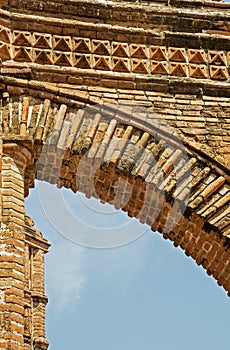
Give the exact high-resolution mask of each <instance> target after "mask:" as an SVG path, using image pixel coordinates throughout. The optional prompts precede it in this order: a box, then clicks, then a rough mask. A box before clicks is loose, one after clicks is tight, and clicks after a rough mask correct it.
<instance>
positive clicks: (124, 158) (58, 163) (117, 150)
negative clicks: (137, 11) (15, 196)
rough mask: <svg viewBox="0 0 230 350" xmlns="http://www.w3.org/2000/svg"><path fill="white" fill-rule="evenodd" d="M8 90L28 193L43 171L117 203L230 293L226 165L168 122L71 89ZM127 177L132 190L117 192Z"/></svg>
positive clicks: (8, 111)
mask: <svg viewBox="0 0 230 350" xmlns="http://www.w3.org/2000/svg"><path fill="white" fill-rule="evenodd" d="M8 91H11V92H14V94H9V92H6V91H5V92H4V91H3V93H2V128H3V129H2V132H3V140H4V141H3V142H5V143H7V142H9V140H11V139H18V141H19V143H21V144H23V145H24V146H25V147H26V148H29V149H30V150H32V152H33V161H32V162H31V163H30V164H29V166H28V167H27V170H26V175H25V183H26V191H25V193H26V194H27V193H28V189H29V187H31V186H33V181H34V178H35V174H36V177H37V178H38V179H41V180H45V181H48V182H50V183H55V184H57V185H58V186H59V187H62V186H64V187H66V188H71V189H72V190H73V191H74V192H76V191H78V190H79V191H81V192H84V193H85V194H86V196H87V197H92V196H94V197H95V198H99V199H100V200H101V201H103V202H108V203H111V204H113V205H114V206H115V207H116V208H117V209H122V210H123V211H125V212H127V213H128V215H129V216H131V217H136V218H137V219H139V220H140V221H141V222H142V223H147V224H148V225H149V226H150V227H151V229H152V230H154V231H155V230H157V231H159V232H161V233H162V234H163V236H164V238H166V239H170V240H172V241H173V243H174V245H175V246H180V247H181V248H182V249H183V250H184V251H185V254H186V255H188V256H191V257H192V258H193V259H194V260H195V261H196V262H197V264H198V265H202V266H203V267H204V269H205V270H206V271H207V273H208V274H210V275H213V277H214V278H215V279H216V280H217V282H218V284H219V285H221V286H223V287H224V288H225V289H226V290H227V291H228V293H229V290H230V285H229V283H230V280H229V250H228V249H229V242H230V241H229V237H228V236H229V217H228V215H229V207H228V203H229V196H230V190H229V177H228V172H227V169H225V167H224V166H223V165H222V164H220V163H218V162H217V161H214V160H212V159H209V160H208V159H207V156H206V155H205V153H202V152H197V150H196V149H194V147H192V146H190V145H189V143H187V144H182V143H181V141H180V139H179V138H178V136H177V135H176V134H173V133H172V131H170V132H169V127H167V124H164V123H160V124H159V123H158V124H157V122H156V123H153V121H152V120H151V119H149V120H148V117H146V116H145V118H144V119H143V117H142V116H141V115H138V113H137V114H136V115H133V114H132V113H131V112H129V111H128V109H127V108H126V109H125V110H124V108H120V107H119V106H118V107H117V106H114V105H111V104H108V103H103V101H100V100H97V99H86V96H84V95H83V94H81V93H79V94H75V96H74V99H70V98H69V99H68V98H66V92H65V97H64V96H62V94H61V93H59V95H58V94H54V93H53V92H52V93H51V92H50V93H47V91H46V92H42V91H41V90H35V89H34V90H33V93H32V91H30V95H29V94H28V89H25V88H22V87H20V88H19V87H17V86H14V87H11V88H8ZM43 94H44V97H42V95H43ZM48 97H49V98H48ZM72 97H73V96H72ZM98 102H99V103H98ZM150 121H151V122H150ZM120 180H121V181H126V182H128V183H129V184H130V185H131V187H132V190H131V191H130V189H128V186H127V188H125V189H124V188H122V190H121V189H119V188H118V189H117V187H116V184H117V183H119V181H120Z"/></svg>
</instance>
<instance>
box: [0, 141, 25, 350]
mask: <svg viewBox="0 0 230 350" xmlns="http://www.w3.org/2000/svg"><path fill="white" fill-rule="evenodd" d="M0 154H1V162H0V166H1V173H0V186H1V193H0V197H1V198H0V204H1V209H0V216H1V228H0V348H1V349H11V350H14V349H15V350H21V349H23V350H24V349H26V348H25V347H24V328H25V298H24V287H25V228H24V226H25V213H24V174H25V169H26V166H27V165H28V163H29V161H30V159H31V152H30V151H29V149H27V148H26V147H24V146H23V141H22V140H21V141H18V140H16V141H15V140H13V139H12V140H10V139H9V140H8V141H7V140H6V139H5V140H4V141H2V140H1V142H0Z"/></svg>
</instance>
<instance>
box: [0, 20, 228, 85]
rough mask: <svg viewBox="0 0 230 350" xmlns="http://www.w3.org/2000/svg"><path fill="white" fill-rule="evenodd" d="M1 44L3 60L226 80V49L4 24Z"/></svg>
mask: <svg viewBox="0 0 230 350" xmlns="http://www.w3.org/2000/svg"><path fill="white" fill-rule="evenodd" d="M7 33H8V34H7ZM1 37H2V40H1ZM9 37H12V38H13V39H12V40H10V39H9ZM4 40H5V41H4ZM9 41H10V42H9ZM0 43H1V46H0V52H1V58H2V61H10V60H11V59H13V60H14V61H15V62H25V63H32V64H33V63H36V64H38V65H52V66H62V67H73V68H76V69H78V70H79V69H84V70H85V69H87V70H89V71H90V70H96V71H100V70H103V71H107V72H110V71H111V72H112V71H114V72H120V73H126V74H127V73H130V74H132V73H134V74H144V75H149V76H150V75H162V74H164V75H169V76H175V77H182V78H194V79H209V80H214V81H215V80H216V81H218V80H224V81H228V80H229V72H228V65H229V57H230V52H228V51H225V52H224V51H213V50H199V49H198V50H196V49H190V48H187V49H184V48H178V47H170V46H152V45H142V44H135V43H131V44H129V43H125V42H113V41H112V42H110V41H108V40H106V41H105V40H95V39H91V38H83V37H76V36H60V35H58V36H57V35H53V34H43V33H39V32H36V33H33V35H32V34H30V32H24V31H21V32H20V31H15V32H12V33H11V35H9V32H7V31H6V29H5V28H4V27H2V28H1V30H0ZM10 47H11V50H10V49H9V48H10ZM10 51H11V52H13V54H10Z"/></svg>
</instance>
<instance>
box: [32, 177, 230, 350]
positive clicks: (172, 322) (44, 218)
mask: <svg viewBox="0 0 230 350" xmlns="http://www.w3.org/2000/svg"><path fill="white" fill-rule="evenodd" d="M56 191H57V190H56V189H55V187H54V186H51V185H48V184H45V183H39V185H38V183H37V185H36V188H35V189H32V190H31V191H30V195H29V197H28V198H27V199H26V212H27V213H28V215H30V216H31V217H32V218H33V219H34V221H35V224H36V227H37V228H38V229H40V230H41V231H42V232H43V234H44V236H45V237H46V238H48V240H49V241H50V242H51V243H52V247H51V249H50V252H49V253H48V254H47V256H46V290H47V294H48V296H49V304H48V307H47V338H48V340H49V341H50V343H51V345H50V350H63V349H65V350H72V349H80V350H91V349H95V350H108V349H109V350H142V349H143V350H152V349H157V350H168V349H170V350H174V349H175V350H184V349H186V350H194V349H209V350H216V349H227V348H228V347H229V326H230V303H229V298H228V297H227V296H226V293H225V291H224V290H223V289H222V288H220V287H218V286H217V284H216V282H215V280H214V279H213V278H211V277H209V276H207V275H206V273H205V271H203V269H202V268H201V267H198V266H196V264H195V263H194V262H193V260H192V259H190V258H188V257H186V256H185V254H184V253H183V251H182V250H181V249H180V248H174V247H173V245H172V243H171V242H169V241H165V240H164V239H163V238H161V235H160V234H158V233H153V232H151V231H150V230H149V229H148V228H147V227H146V226H144V225H141V224H139V223H138V221H137V220H131V219H130V218H128V217H127V216H126V214H124V213H121V212H118V211H115V210H114V208H113V207H110V206H109V205H102V204H100V203H99V202H98V201H96V200H88V199H86V198H85V197H84V195H82V194H73V193H71V192H70V191H68V190H61V191H60V190H58V193H59V195H61V196H62V202H63V210H62V208H61V207H60V206H58V204H57V201H56V200H55V196H56V195H57V192H56ZM55 193H56V194H55ZM64 206H65V207H67V208H68V211H69V213H71V216H70V217H71V220H69V222H68V224H67V221H68V219H66V217H65V209H64ZM43 209H45V212H46V213H45V212H44V210H43ZM55 220H56V222H58V225H57V224H56V228H55V227H54V221H55ZM62 221H63V222H62ZM79 222H80V226H78V223H79ZM62 225H63V226H62ZM65 225H66V228H67V227H71V225H72V227H73V228H74V230H73V232H74V231H75V232H76V236H75V237H74V236H73V233H72V236H68V232H63V227H64V228H65ZM84 225H85V228H86V231H87V227H89V226H90V227H91V228H92V227H97V228H101V229H103V230H104V232H105V233H106V232H107V230H110V229H111V228H114V227H115V230H116V232H119V234H121V233H123V236H124V237H125V239H127V242H129V243H127V242H126V243H127V244H124V245H122V246H120V247H114V248H108V249H97V248H89V247H85V246H81V245H79V244H76V242H78V243H80V244H82V241H81V237H82V236H81V234H80V232H77V231H78V230H77V229H78V228H79V227H81V230H84ZM131 230H132V232H133V233H134V234H135V235H134V238H136V239H135V240H133V241H132V242H130V240H131V239H130V235H129V234H130V231H131ZM64 231H65V230H64ZM66 231H67V230H66ZM70 231H71V230H70ZM108 232H110V231H108ZM97 233H98V229H96V230H95V235H97ZM65 236H68V238H70V239H71V240H72V241H70V240H69V239H67V238H66V237H65ZM111 237H112V236H111ZM137 237H139V238H137ZM91 238H92V237H91ZM91 238H90V239H91ZM125 239H124V242H122V243H125ZM73 241H76V242H75V243H74V242H73ZM95 242H96V241H95ZM83 243H84V242H83ZM89 245H90V244H89Z"/></svg>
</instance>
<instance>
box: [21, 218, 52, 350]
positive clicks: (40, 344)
mask: <svg viewBox="0 0 230 350" xmlns="http://www.w3.org/2000/svg"><path fill="white" fill-rule="evenodd" d="M25 232H26V237H25V240H26V288H25V292H26V293H25V296H26V300H27V306H26V312H27V317H26V322H27V326H26V328H25V332H26V334H25V335H26V339H27V344H31V348H32V349H33V350H47V348H48V346H49V343H48V341H47V340H46V337H45V307H46V304H47V301H48V298H47V297H46V295H45V294H44V293H45V288H44V284H45V283H44V279H45V278H44V277H45V276H44V256H45V253H47V251H48V248H49V243H48V241H47V240H46V239H44V238H43V236H42V234H41V232H39V231H38V230H37V229H36V228H35V227H34V226H33V222H32V220H31V219H28V217H27V218H26V226H25ZM28 349H30V348H28Z"/></svg>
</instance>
